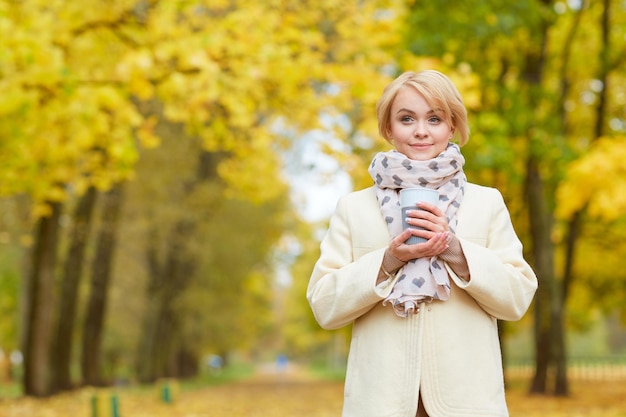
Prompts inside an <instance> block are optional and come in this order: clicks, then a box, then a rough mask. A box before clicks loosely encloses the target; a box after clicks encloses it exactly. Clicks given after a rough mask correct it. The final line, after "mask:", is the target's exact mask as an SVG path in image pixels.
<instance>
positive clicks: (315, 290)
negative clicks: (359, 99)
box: [307, 71, 537, 417]
mask: <svg viewBox="0 0 626 417" xmlns="http://www.w3.org/2000/svg"><path fill="white" fill-rule="evenodd" d="M376 110H377V116H378V126H379V131H380V134H381V135H382V136H383V137H384V138H385V139H386V140H387V141H388V142H389V143H390V144H392V145H393V146H394V147H395V150H392V151H389V152H383V153H379V154H377V155H376V156H375V157H374V159H373V161H372V164H371V165H370V168H369V172H370V175H371V176H372V179H373V180H374V186H373V187H370V188H367V189H364V190H361V191H357V192H353V193H351V194H348V195H347V196H345V197H343V198H341V199H340V201H339V203H338V204H337V208H336V211H335V214H334V215H333V217H332V218H331V221H330V227H329V229H328V232H327V234H326V236H325V238H324V240H323V241H322V243H321V247H320V248H321V254H320V258H319V260H318V261H317V263H316V265H315V267H314V270H313V273H312V276H311V280H310V282H309V287H308V290H307V298H308V300H309V303H310V305H311V308H312V310H313V313H314V314H315V317H316V319H317V321H318V322H319V324H320V325H321V326H322V327H323V328H326V329H337V328H340V327H343V326H346V325H348V324H351V323H352V324H353V329H352V340H351V344H350V354H349V357H348V369H347V375H346V383H345V393H344V409H343V416H344V417H351V416H355V417H357V416H358V417H367V416H372V417H384V416H390V417H391V416H393V417H402V416H406V417H414V416H416V415H417V416H431V417H444V416H445V417H449V416H463V417H466V416H481V417H488V416H506V415H508V411H507V407H506V402H505V396H504V383H503V371H502V361H501V354H500V346H499V342H498V330H497V320H498V319H500V320H518V319H520V318H521V317H522V316H523V315H524V313H525V312H526V311H527V309H528V307H529V305H530V303H531V301H532V298H533V296H534V293H535V291H536V289H537V279H536V277H535V274H534V273H533V271H532V269H531V268H530V266H529V265H528V264H527V263H526V261H525V260H524V258H523V256H522V245H521V243H520V241H519V239H518V237H517V235H516V233H515V231H514V230H513V226H512V224H511V220H510V216H509V213H508V210H507V208H506V206H505V203H504V201H503V198H502V196H501V194H500V193H499V192H498V191H497V190H496V189H493V188H487V187H482V186H479V185H475V184H472V183H468V182H467V180H466V177H465V174H464V173H463V164H464V162H465V160H464V158H463V156H462V155H461V152H460V148H459V146H458V145H456V144H454V143H452V142H451V140H452V139H453V138H454V137H455V136H456V137H457V138H458V142H459V144H460V145H461V146H462V145H464V144H465V143H466V142H467V140H468V137H469V128H468V123H467V112H466V110H465V107H464V104H463V100H462V99H461V96H460V94H459V92H458V91H457V89H456V88H455V86H454V85H453V84H452V82H451V81H450V80H449V79H448V78H447V77H446V76H445V75H443V74H441V73H440V72H437V71H422V72H419V73H414V72H406V73H404V74H402V75H400V76H399V77H398V78H397V79H396V80H394V81H393V82H392V83H391V84H390V85H389V86H387V88H385V90H384V92H383V95H382V97H381V98H380V100H379V102H378V104H377V109H376ZM413 187H425V188H431V189H436V190H438V192H439V203H438V204H429V203H418V204H417V206H416V207H415V210H409V211H408V212H407V214H406V216H407V218H406V220H405V221H406V222H407V223H408V224H409V225H411V226H414V227H415V228H413V227H412V228H405V229H404V230H403V228H402V219H401V210H400V206H399V191H400V190H401V189H404V188H413ZM412 235H414V236H420V237H422V238H425V239H427V241H426V242H424V243H418V244H406V243H405V242H406V241H407V239H408V238H409V237H411V236H412ZM418 405H419V407H418Z"/></svg>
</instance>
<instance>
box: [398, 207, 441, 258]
mask: <svg viewBox="0 0 626 417" xmlns="http://www.w3.org/2000/svg"><path fill="white" fill-rule="evenodd" d="M417 207H419V208H420V209H422V210H418V209H417V208H416V209H415V210H409V211H407V212H406V215H407V216H408V218H407V223H409V224H410V225H412V226H417V227H421V228H423V229H424V230H420V229H413V228H407V229H406V230H404V231H403V232H402V233H400V234H399V235H398V236H396V237H395V238H394V239H392V241H391V243H390V244H389V252H390V253H391V254H392V255H393V256H395V257H396V258H398V259H400V260H402V261H405V262H408V261H410V260H412V259H416V258H424V257H432V256H436V255H439V254H440V253H442V252H443V251H445V250H446V249H447V248H448V241H449V240H450V228H449V226H448V219H447V218H446V215H445V213H444V212H443V211H442V210H441V209H440V208H439V207H437V206H435V205H434V204H430V203H418V205H417ZM412 235H413V236H419V237H423V238H425V239H427V241H426V242H424V243H417V244H414V245H407V244H406V243H404V242H405V241H406V240H407V239H408V238H409V237H411V236H412Z"/></svg>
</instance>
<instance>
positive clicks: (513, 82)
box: [407, 1, 624, 395]
mask: <svg viewBox="0 0 626 417" xmlns="http://www.w3.org/2000/svg"><path fill="white" fill-rule="evenodd" d="M613 3H615V2H610V1H607V2H604V3H598V2H593V4H592V3H589V4H587V3H586V2H582V3H580V5H569V6H568V5H567V4H565V3H562V2H552V1H524V2H518V3H516V4H515V5H511V7H507V8H506V9H503V8H502V7H500V6H499V4H496V3H494V2H478V3H477V2H470V3H464V4H463V6H459V5H455V7H450V10H451V13H448V14H446V15H445V17H444V15H442V14H440V13H438V12H437V11H436V10H434V9H431V8H430V7H429V4H420V7H415V8H414V10H413V11H412V13H411V14H410V16H409V27H411V28H415V29H410V30H409V31H408V36H407V43H408V44H409V46H410V48H411V50H412V51H413V52H414V53H415V54H418V55H431V56H438V57H440V59H441V62H442V64H443V65H448V66H450V65H452V66H457V67H459V68H461V67H463V66H465V67H466V69H467V70H468V71H470V72H471V73H472V74H476V75H478V76H479V78H480V97H481V98H480V106H479V108H477V109H475V110H476V112H472V113H475V114H472V119H473V120H474V121H473V125H472V129H473V132H474V134H473V136H472V141H471V143H470V145H469V146H468V152H469V154H470V158H468V160H469V161H470V164H471V165H472V168H471V169H473V170H477V172H476V174H474V175H476V176H477V178H484V179H487V181H488V182H491V183H493V184H497V185H498V186H499V188H502V189H503V190H504V193H505V196H506V197H507V198H508V200H509V202H510V203H511V204H512V205H513V207H514V210H513V213H514V214H515V213H516V212H517V210H516V207H519V203H518V202H516V200H515V199H514V197H515V196H519V195H521V194H522V187H523V190H524V193H525V196H526V199H525V202H526V203H527V204H526V206H525V210H526V212H527V219H526V220H525V219H523V218H519V217H516V219H515V220H516V222H517V224H518V228H519V229H520V230H521V232H522V235H523V236H526V241H527V242H529V243H530V249H531V252H530V253H529V255H530V256H529V258H530V259H532V262H533V265H534V268H535V270H536V272H537V275H538V277H539V280H540V286H539V290H538V293H537V298H536V303H535V309H534V313H535V322H536V325H535V327H536V372H535V377H534V380H533V383H532V386H531V392H542V393H543V392H547V391H548V390H551V391H553V392H554V393H555V394H557V395H567V393H568V386H567V376H566V365H567V362H566V357H567V356H566V351H565V338H564V325H565V324H564V315H563V314H564V308H565V306H566V302H567V299H566V297H567V296H568V288H569V286H570V285H571V283H572V282H573V278H574V275H573V273H572V269H571V265H572V264H574V263H575V253H576V252H575V251H574V250H573V249H574V245H573V243H574V241H575V240H576V234H577V230H578V228H579V227H580V224H581V223H580V221H581V220H580V219H578V218H577V217H582V218H584V216H580V214H581V212H577V211H574V212H570V214H572V218H571V219H568V220H566V224H567V223H569V225H570V226H569V230H570V232H569V233H568V234H567V235H568V236H569V237H568V238H567V239H563V238H562V237H563V235H562V234H561V233H560V232H559V231H560V230H562V225H563V223H561V222H562V220H563V218H556V217H555V210H556V208H557V207H560V206H565V205H569V204H570V203H568V201H566V200H563V199H562V198H563V197H564V196H565V194H559V195H558V196H560V198H559V197H558V196H557V193H556V191H557V189H559V188H560V186H559V185H560V184H561V181H562V179H563V177H564V175H565V170H566V165H567V164H568V163H569V162H570V161H572V160H575V159H576V158H578V157H579V156H580V155H581V154H584V153H585V152H589V151H590V150H592V149H593V148H594V144H595V143H596V142H595V138H597V137H599V135H598V130H597V129H595V130H594V129H590V126H593V125H596V126H605V127H606V126H607V120H608V119H607V115H611V114H616V113H619V110H618V109H619V108H620V106H623V103H620V101H621V102H623V99H619V97H620V93H619V88H618V89H614V90H609V89H606V86H607V84H608V80H609V79H611V78H615V79H617V78H621V77H623V71H620V70H619V68H620V65H619V64H620V63H621V62H623V56H624V55H623V46H621V47H616V46H615V44H613V43H612V42H609V40H610V39H619V37H620V36H622V35H623V32H622V30H621V29H619V28H621V27H622V26H619V25H617V24H616V23H617V22H619V21H622V20H623V19H624V16H623V14H624V13H623V9H622V10H620V11H619V12H616V13H613V14H611V15H610V17H609V10H615V9H617V8H615V7H611V5H612V4H613ZM441 6H442V5H441V2H440V3H438V4H437V7H438V8H439V7H441ZM433 7H434V6H433ZM444 19H445V22H444V21H443V20H444ZM435 28H439V29H438V30H437V31H436V33H438V36H435V37H429V36H427V34H428V33H434V32H435ZM441 28H445V29H444V30H441ZM511 51H515V52H514V53H511ZM607 57H611V58H608V60H607ZM607 62H608V64H607ZM607 65H608V66H607ZM607 71H609V72H608V73H607ZM609 74H610V76H609ZM618 74H619V75H618ZM594 85H595V86H596V87H595V88H597V92H593V91H589V87H590V86H592V87H593V86H594ZM612 85H614V84H612ZM596 94H598V102H597V105H598V108H600V107H602V108H603V109H604V111H603V112H602V113H599V112H596V111H594V108H593V106H590V104H592V103H593V102H595V101H596V97H595V96H596ZM609 117H610V116H609ZM614 125H615V123H614ZM619 131H620V129H619V128H618V129H613V131H606V130H603V132H605V133H604V134H605V135H612V136H614V135H616V134H617V133H618V132H619ZM481 172H482V173H481ZM509 190H510V191H509ZM568 198H570V199H571V198H572V197H568ZM520 226H521V227H520ZM555 236H561V239H555ZM562 251H565V253H566V256H565V257H563V258H562V257H561V255H560V254H561V253H562ZM560 259H565V263H564V264H563V265H560V264H559V260H560ZM551 369H552V370H554V371H555V375H556V378H555V381H554V388H552V389H549V388H548V385H549V383H550V381H549V378H548V376H549V374H550V372H549V370H551Z"/></svg>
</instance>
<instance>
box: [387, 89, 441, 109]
mask: <svg viewBox="0 0 626 417" xmlns="http://www.w3.org/2000/svg"><path fill="white" fill-rule="evenodd" d="M430 108H431V105H430V104H429V103H428V101H427V100H426V98H425V97H424V96H423V95H422V94H421V93H420V92H419V91H417V89H415V88H414V87H411V86H406V85H405V86H403V87H401V88H400V89H399V90H398V92H397V93H396V96H395V97H394V99H393V103H392V105H391V109H392V111H398V110H401V109H407V110H415V109H419V110H424V109H426V110H430Z"/></svg>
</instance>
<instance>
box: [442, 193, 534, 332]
mask: <svg viewBox="0 0 626 417" xmlns="http://www.w3.org/2000/svg"><path fill="white" fill-rule="evenodd" d="M492 196H493V198H491V199H490V201H491V203H492V204H490V205H489V207H491V210H492V211H491V214H490V218H489V219H488V221H487V224H488V227H487V235H486V242H485V243H486V244H485V245H480V244H478V243H476V242H473V241H471V240H468V239H463V238H460V241H461V246H462V248H463V252H464V254H465V257H466V259H467V264H468V266H469V271H470V280H469V282H468V281H465V280H462V279H460V278H459V277H457V276H456V275H455V274H454V272H453V271H452V270H451V268H449V267H448V271H449V273H450V275H451V276H452V279H453V280H454V282H455V283H456V284H457V285H458V286H459V287H460V288H461V289H463V290H465V291H467V293H469V295H470V296H472V297H473V298H474V300H476V302H477V303H478V304H479V305H480V306H481V307H482V308H483V309H484V310H485V311H486V312H487V313H489V314H491V315H492V316H493V317H495V318H497V319H500V320H510V321H514V320H519V319H520V318H521V317H522V316H523V315H524V314H525V313H526V311H527V310H528V307H529V306H530V303H531V302H532V300H533V297H534V294H535V291H536V290H537V277H536V276H535V273H534V272H533V270H532V268H531V267H530V265H528V263H527V262H526V261H525V260H524V257H523V253H522V243H521V242H520V240H519V238H518V237H517V234H516V233H515V230H514V229H513V224H512V223H511V218H510V215H509V212H508V209H507V207H506V205H505V203H504V200H503V198H502V195H501V194H500V192H499V191H497V190H495V189H493V194H492ZM482 207H483V210H484V207H485V205H484V202H483V205H482Z"/></svg>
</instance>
